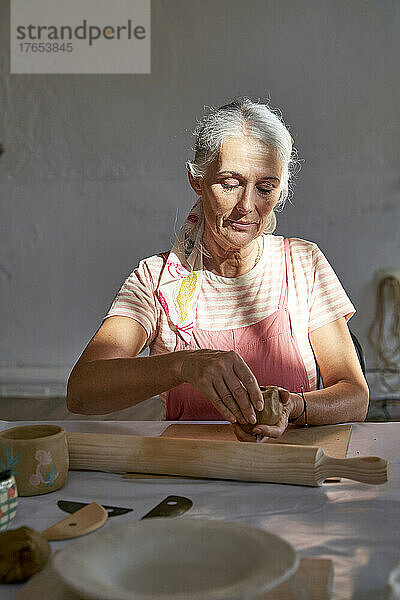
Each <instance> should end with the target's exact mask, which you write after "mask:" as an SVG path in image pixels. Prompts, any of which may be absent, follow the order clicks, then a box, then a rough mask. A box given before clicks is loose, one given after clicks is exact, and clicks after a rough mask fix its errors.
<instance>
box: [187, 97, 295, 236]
mask: <svg viewBox="0 0 400 600" xmlns="http://www.w3.org/2000/svg"><path fill="white" fill-rule="evenodd" d="M210 108H211V112H210V113H209V114H208V115H206V116H204V117H203V119H201V121H199V122H198V125H197V127H196V129H195V130H194V132H193V135H194V136H195V137H196V145H195V148H194V152H195V155H194V159H193V161H190V160H188V161H187V162H186V168H187V169H188V170H189V171H190V173H191V174H192V176H193V177H194V178H196V179H197V178H202V177H205V175H206V174H207V172H208V169H209V168H210V166H211V165H212V164H213V163H214V161H216V160H217V159H218V156H219V152H220V149H221V147H222V144H223V142H224V140H225V138H227V137H240V136H245V135H251V136H252V137H254V138H255V139H258V140H260V141H262V142H263V143H264V144H267V145H269V146H273V147H274V148H276V150H277V151H278V156H279V157H280V160H281V163H282V182H281V183H282V190H281V195H280V197H279V201H278V203H277V204H276V206H275V209H274V210H277V211H281V210H283V207H284V205H285V202H286V200H287V199H289V201H290V196H291V195H292V193H293V185H292V181H293V177H294V176H295V175H296V172H297V171H298V170H299V168H300V161H299V160H298V158H297V150H296V149H295V148H294V147H293V140H292V138H291V135H290V133H289V131H288V129H287V128H286V126H285V124H284V122H283V118H282V115H281V114H280V112H279V111H278V110H277V109H272V108H270V107H269V106H268V105H267V104H261V103H260V102H259V101H257V102H253V101H252V100H251V99H250V98H247V97H246V96H244V97H240V98H236V99H235V100H234V101H233V102H231V103H229V104H225V105H224V106H220V107H219V108H215V107H210ZM275 228H276V216H275V212H274V211H272V212H271V214H270V217H269V220H268V223H267V226H266V228H265V230H264V233H272V232H273V231H274V230H275Z"/></svg>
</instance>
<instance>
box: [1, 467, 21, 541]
mask: <svg viewBox="0 0 400 600" xmlns="http://www.w3.org/2000/svg"><path fill="white" fill-rule="evenodd" d="M17 505H18V493H17V484H16V482H15V478H14V475H12V473H11V471H9V470H5V471H2V472H1V473H0V531H1V530H2V529H7V527H8V526H9V525H10V523H11V521H12V520H13V519H14V517H15V513H16V512H17Z"/></svg>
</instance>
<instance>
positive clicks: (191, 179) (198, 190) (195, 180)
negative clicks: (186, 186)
mask: <svg viewBox="0 0 400 600" xmlns="http://www.w3.org/2000/svg"><path fill="white" fill-rule="evenodd" d="M188 178H189V183H190V185H191V186H192V188H193V190H194V191H195V192H196V194H197V195H198V196H201V194H202V191H201V187H202V186H201V185H200V181H201V178H200V177H196V178H195V177H193V175H192V174H191V172H190V171H189V170H188Z"/></svg>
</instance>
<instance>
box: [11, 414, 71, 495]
mask: <svg viewBox="0 0 400 600" xmlns="http://www.w3.org/2000/svg"><path fill="white" fill-rule="evenodd" d="M0 467H1V468H2V469H9V470H11V471H12V473H13V475H14V476H15V479H16V482H17V489H18V495H19V496H36V495H39V494H47V493H48V492H54V491H55V490H58V489H59V488H61V487H62V486H63V485H64V484H65V482H66V479H67V473H68V467H69V456H68V445H67V434H66V432H65V429H63V428H62V427H59V426H58V425H22V426H20V427H12V428H11V429H6V430H5V431H1V432H0Z"/></svg>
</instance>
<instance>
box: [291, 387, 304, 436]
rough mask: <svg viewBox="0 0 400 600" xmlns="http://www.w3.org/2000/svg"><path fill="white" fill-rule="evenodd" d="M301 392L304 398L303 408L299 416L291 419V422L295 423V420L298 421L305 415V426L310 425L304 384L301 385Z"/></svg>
mask: <svg viewBox="0 0 400 600" xmlns="http://www.w3.org/2000/svg"><path fill="white" fill-rule="evenodd" d="M300 394H301V397H302V399H303V410H302V411H301V413H300V414H299V416H298V417H296V418H295V419H292V420H291V421H290V423H294V421H297V420H298V419H300V417H302V416H303V415H304V427H308V415H307V403H306V399H305V398H304V392H303V386H301V388H300Z"/></svg>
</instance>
